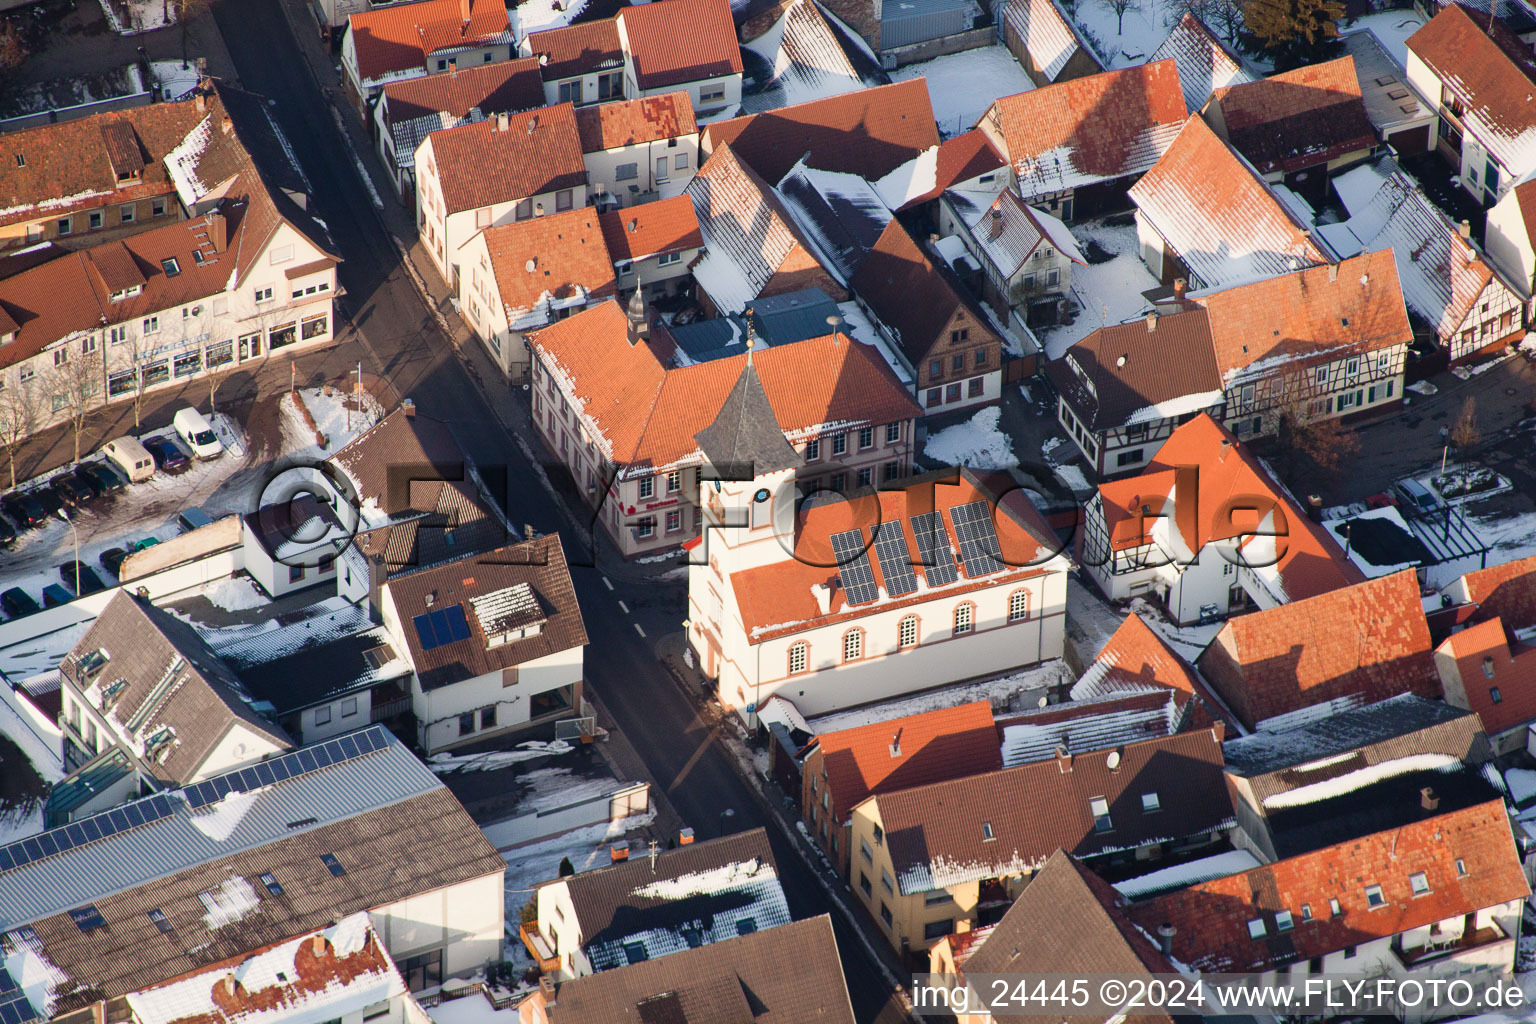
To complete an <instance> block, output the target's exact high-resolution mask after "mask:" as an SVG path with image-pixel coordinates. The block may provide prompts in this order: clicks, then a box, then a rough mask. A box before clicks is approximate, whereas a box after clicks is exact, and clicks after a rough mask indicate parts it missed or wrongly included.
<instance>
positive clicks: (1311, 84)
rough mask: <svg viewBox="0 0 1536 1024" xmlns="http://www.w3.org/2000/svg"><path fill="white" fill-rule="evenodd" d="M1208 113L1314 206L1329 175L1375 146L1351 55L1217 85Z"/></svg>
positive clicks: (1256, 161)
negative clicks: (1260, 76) (1253, 80)
mask: <svg viewBox="0 0 1536 1024" xmlns="http://www.w3.org/2000/svg"><path fill="white" fill-rule="evenodd" d="M1205 120H1206V122H1207V123H1208V124H1209V125H1210V126H1211V128H1212V129H1213V130H1215V132H1216V134H1217V135H1219V136H1221V137H1222V139H1223V140H1225V141H1226V142H1227V143H1228V144H1229V145H1231V147H1232V148H1233V149H1235V150H1237V152H1239V153H1241V154H1242V155H1243V158H1244V159H1245V160H1247V161H1248V163H1249V164H1250V165H1252V167H1253V168H1254V169H1255V170H1256V171H1258V172H1259V174H1261V175H1262V176H1263V177H1264V180H1265V181H1267V182H1269V183H1270V184H1272V185H1278V184H1283V185H1285V187H1286V188H1288V189H1290V190H1291V191H1292V192H1294V193H1296V194H1297V195H1300V196H1302V197H1303V198H1305V199H1306V200H1308V201H1309V202H1311V203H1312V204H1313V205H1314V206H1320V205H1322V203H1323V201H1324V200H1326V199H1327V198H1328V179H1329V177H1330V176H1331V175H1334V174H1336V173H1338V172H1339V171H1341V170H1344V169H1345V168H1347V167H1351V166H1353V165H1355V164H1358V163H1361V162H1362V161H1364V160H1367V159H1369V158H1370V155H1371V153H1372V151H1373V150H1374V149H1375V148H1376V129H1375V127H1374V126H1373V125H1372V124H1371V120H1370V118H1369V117H1368V116H1367V115H1366V110H1365V101H1364V99H1363V97H1362V95H1361V89H1360V79H1359V77H1358V76H1357V75H1356V72H1355V59H1354V58H1353V57H1350V56H1344V57H1340V58H1338V59H1337V60H1330V61H1324V62H1323V63H1321V64H1309V65H1306V66H1305V67H1300V68H1295V69H1294V70H1291V71H1282V72H1280V73H1279V74H1275V75H1271V76H1270V77H1268V78H1261V79H1259V80H1258V81H1256V82H1240V83H1238V84H1236V85H1229V86H1225V87H1222V88H1218V89H1216V90H1215V92H1214V93H1213V95H1212V98H1211V102H1210V104H1209V105H1208V106H1207V107H1206V108H1205Z"/></svg>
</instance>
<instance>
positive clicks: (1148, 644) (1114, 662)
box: [1095, 612, 1195, 696]
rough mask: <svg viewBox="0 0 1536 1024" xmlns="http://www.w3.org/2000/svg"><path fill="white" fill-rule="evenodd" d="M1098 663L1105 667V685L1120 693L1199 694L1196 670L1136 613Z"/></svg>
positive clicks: (1115, 637) (1124, 624)
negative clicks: (1162, 690)
mask: <svg viewBox="0 0 1536 1024" xmlns="http://www.w3.org/2000/svg"><path fill="white" fill-rule="evenodd" d="M1095 663H1096V664H1103V665H1104V666H1105V668H1104V671H1103V683H1104V685H1107V686H1110V687H1113V688H1116V689H1125V688H1131V687H1139V686H1160V687H1166V688H1167V689H1170V690H1178V691H1180V692H1181V693H1187V694H1190V695H1191V696H1193V695H1194V693H1195V670H1194V669H1193V668H1191V667H1190V665H1189V663H1188V662H1186V661H1185V660H1184V659H1183V658H1181V657H1179V656H1178V655H1177V654H1175V653H1173V651H1172V650H1170V649H1169V647H1168V645H1167V644H1166V643H1165V642H1164V641H1163V638H1162V637H1160V636H1158V635H1157V633H1155V632H1154V631H1153V630H1152V627H1151V626H1148V625H1147V624H1146V622H1145V621H1143V620H1142V617H1141V616H1140V615H1137V614H1135V613H1134V612H1132V613H1131V614H1130V615H1127V616H1126V617H1125V621H1124V622H1122V623H1120V628H1119V629H1116V630H1115V632H1114V634H1113V635H1112V636H1110V638H1109V643H1107V644H1105V645H1104V648H1103V650H1101V651H1099V656H1098V658H1096V659H1095Z"/></svg>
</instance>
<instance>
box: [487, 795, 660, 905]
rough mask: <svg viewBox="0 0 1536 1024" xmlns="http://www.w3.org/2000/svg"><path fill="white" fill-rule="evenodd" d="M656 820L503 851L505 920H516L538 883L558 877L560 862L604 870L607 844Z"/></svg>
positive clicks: (650, 816)
mask: <svg viewBox="0 0 1536 1024" xmlns="http://www.w3.org/2000/svg"><path fill="white" fill-rule="evenodd" d="M655 820H656V812H655V811H654V810H650V811H646V812H645V813H643V814H632V815H630V816H629V817H627V818H621V819H619V820H618V821H613V822H599V823H598V824H596V825H587V826H585V827H583V828H578V829H573V830H572V831H570V832H567V833H566V834H565V835H563V836H556V837H555V838H553V839H541V840H539V841H538V842H536V843H529V844H528V845H526V846H518V847H515V848H513V849H510V850H503V851H502V854H501V857H502V859H503V860H505V861H506V862H507V874H506V894H507V897H506V898H507V918H508V920H514V921H515V920H517V915H518V912H519V911H520V910H522V908H523V906H524V905H525V904H526V903H527V902H528V901H529V900H530V899H532V898H533V890H534V889H535V888H536V887H537V886H538V885H539V884H540V883H542V882H548V881H550V880H551V879H554V878H558V877H559V876H560V861H561V860H563V859H565V858H569V859H570V862H571V866H572V867H574V868H575V869H576V870H577V871H591V870H592V869H593V868H601V867H606V866H607V865H608V864H609V863H611V862H610V860H609V856H608V844H609V843H611V842H614V841H616V840H618V839H621V838H622V837H623V836H624V835H625V834H626V833H629V832H633V831H636V830H638V829H642V828H645V827H646V826H647V825H649V824H650V823H651V822H653V821H655Z"/></svg>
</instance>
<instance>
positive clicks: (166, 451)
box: [143, 437, 192, 473]
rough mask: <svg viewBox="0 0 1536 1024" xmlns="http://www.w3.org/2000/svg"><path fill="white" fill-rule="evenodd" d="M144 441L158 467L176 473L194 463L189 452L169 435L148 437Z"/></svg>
mask: <svg viewBox="0 0 1536 1024" xmlns="http://www.w3.org/2000/svg"><path fill="white" fill-rule="evenodd" d="M143 443H144V448H145V450H146V451H148V452H149V454H150V457H151V458H153V459H154V460H155V468H156V469H162V470H165V471H166V472H168V473H174V472H177V471H179V470H183V469H186V468H187V466H189V465H191V464H192V460H191V459H189V458H187V453H186V452H184V451H182V450H181V448H180V446H178V445H177V444H176V442H175V441H172V440H171V439H170V438H168V437H146V438H145V439H144V442H143Z"/></svg>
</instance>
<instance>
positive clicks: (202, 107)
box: [192, 89, 208, 114]
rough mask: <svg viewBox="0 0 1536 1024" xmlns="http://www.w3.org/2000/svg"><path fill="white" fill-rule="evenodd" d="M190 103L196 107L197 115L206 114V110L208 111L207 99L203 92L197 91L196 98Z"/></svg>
mask: <svg viewBox="0 0 1536 1024" xmlns="http://www.w3.org/2000/svg"><path fill="white" fill-rule="evenodd" d="M192 102H193V104H194V105H196V107H197V112H198V113H199V114H203V113H206V112H207V110H208V97H207V96H206V95H205V94H204V93H203V90H201V89H199V90H197V94H196V98H195V99H193V101H192Z"/></svg>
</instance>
